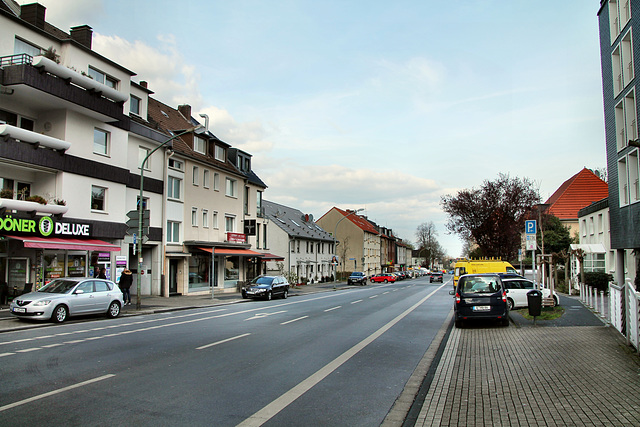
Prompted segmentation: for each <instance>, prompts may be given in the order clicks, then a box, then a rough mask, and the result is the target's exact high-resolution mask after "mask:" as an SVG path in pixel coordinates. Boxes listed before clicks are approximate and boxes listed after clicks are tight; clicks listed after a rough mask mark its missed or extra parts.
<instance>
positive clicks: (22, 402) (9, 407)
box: [0, 374, 115, 412]
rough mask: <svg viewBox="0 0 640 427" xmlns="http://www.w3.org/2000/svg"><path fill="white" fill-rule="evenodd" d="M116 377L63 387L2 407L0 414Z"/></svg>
mask: <svg viewBox="0 0 640 427" xmlns="http://www.w3.org/2000/svg"><path fill="white" fill-rule="evenodd" d="M111 377H115V375H114V374H108V375H103V376H101V377H98V378H94V379H92V380H87V381H83V382H81V383H78V384H73V385H70V386H69V387H63V388H60V389H58V390H53V391H50V392H47V393H43V394H39V395H37V396H33V397H30V398H28V399H24V400H20V401H18V402H14V403H10V404H8V405H4V406H0V412H2V411H6V410H7V409H11V408H15V407H16V406H21V405H24V404H27V403H31V402H35V401H36V400H40V399H44V398H45V397H49V396H53V395H56V394H60V393H64V392H65V391H69V390H73V389H74V388H78V387H83V386H85V385H89V384H92V383H95V382H98V381H102V380H106V379H108V378H111Z"/></svg>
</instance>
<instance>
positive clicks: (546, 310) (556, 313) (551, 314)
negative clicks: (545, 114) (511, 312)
mask: <svg viewBox="0 0 640 427" xmlns="http://www.w3.org/2000/svg"><path fill="white" fill-rule="evenodd" d="M516 311H517V312H518V314H520V315H521V316H522V317H524V318H525V319H527V320H533V316H529V309H527V308H521V309H520V310H516ZM563 314H564V308H563V307H561V306H559V305H558V306H556V307H542V311H541V312H540V316H536V320H555V319H557V318H558V317H560V316H562V315H563Z"/></svg>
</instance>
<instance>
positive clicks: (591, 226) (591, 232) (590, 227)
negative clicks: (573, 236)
mask: <svg viewBox="0 0 640 427" xmlns="http://www.w3.org/2000/svg"><path fill="white" fill-rule="evenodd" d="M595 232H596V231H595V229H594V224H593V217H592V216H590V217H589V234H590V235H592V236H593V235H594V234H595Z"/></svg>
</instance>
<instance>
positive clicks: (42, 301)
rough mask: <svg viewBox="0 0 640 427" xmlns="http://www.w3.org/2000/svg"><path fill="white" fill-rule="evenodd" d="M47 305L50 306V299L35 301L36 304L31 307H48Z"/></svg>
mask: <svg viewBox="0 0 640 427" xmlns="http://www.w3.org/2000/svg"><path fill="white" fill-rule="evenodd" d="M49 304H51V300H50V299H43V300H41V301H36V302H34V303H33V305H34V306H35V307H42V306H45V305H49Z"/></svg>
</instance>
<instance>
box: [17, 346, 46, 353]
mask: <svg viewBox="0 0 640 427" xmlns="http://www.w3.org/2000/svg"><path fill="white" fill-rule="evenodd" d="M36 350H42V348H41V347H32V348H25V349H23V350H16V353H29V352H32V351H36Z"/></svg>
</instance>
